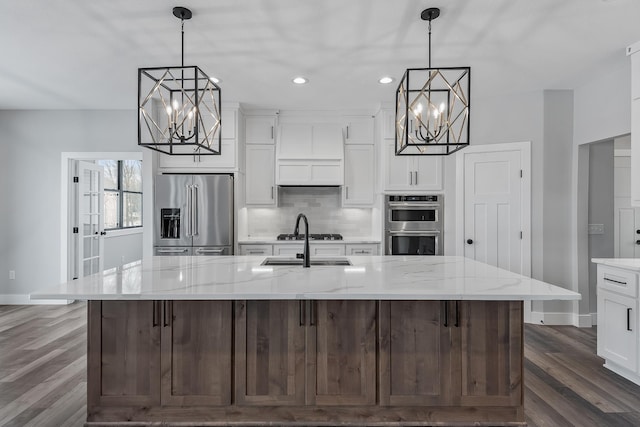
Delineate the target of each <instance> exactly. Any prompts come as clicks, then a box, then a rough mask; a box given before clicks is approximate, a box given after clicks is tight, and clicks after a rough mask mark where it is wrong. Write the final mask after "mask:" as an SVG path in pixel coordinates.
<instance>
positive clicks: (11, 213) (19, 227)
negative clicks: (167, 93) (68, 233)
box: [0, 110, 141, 298]
mask: <svg viewBox="0 0 640 427" xmlns="http://www.w3.org/2000/svg"><path fill="white" fill-rule="evenodd" d="M136 135H137V115H136V111H135V110H104V111H9V110H4V111H0V147H1V151H0V196H1V197H2V198H1V200H2V209H1V210H0V224H1V226H0V298H1V297H2V295H7V294H28V293H30V292H31V291H33V290H36V289H38V288H42V287H46V286H51V285H55V284H57V283H59V281H60V246H61V242H60V222H61V218H60V211H61V207H60V193H61V189H60V164H61V161H60V159H61V153H62V152H86V151H98V152H107V151H109V152H110V151H118V152H126V151H138V152H139V151H141V149H140V148H138V145H137V136H136ZM9 270H14V271H15V274H16V278H15V280H9V279H8V277H9V276H8V271H9Z"/></svg>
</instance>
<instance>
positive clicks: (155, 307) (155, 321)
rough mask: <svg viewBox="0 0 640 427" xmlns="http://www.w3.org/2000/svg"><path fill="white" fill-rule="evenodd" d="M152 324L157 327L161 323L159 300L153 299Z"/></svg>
mask: <svg viewBox="0 0 640 427" xmlns="http://www.w3.org/2000/svg"><path fill="white" fill-rule="evenodd" d="M152 317H153V320H152V326H153V327H154V328H155V327H156V326H158V324H159V323H160V319H158V301H153V314H152Z"/></svg>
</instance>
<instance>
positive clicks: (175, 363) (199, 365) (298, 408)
mask: <svg viewBox="0 0 640 427" xmlns="http://www.w3.org/2000/svg"><path fill="white" fill-rule="evenodd" d="M88 316H89V329H88V335H89V336H88V375H87V384H88V387H87V389H88V406H87V407H88V409H87V411H88V413H87V423H86V425H87V426H114V425H129V426H146V425H164V426H172V425H175V426H188V425H198V426H222V425H247V426H256V425H287V426H303V425H304V426H308V425H316V426H329V425H359V426H442V425H491V426H507V425H508V426H513V425H525V422H524V408H523V384H522V382H523V381H522V380H523V304H522V302H521V301H429V300H424V301H373V300H311V301H309V300H247V301H221V300H199V301H187V300H174V301H140V300H136V301H107V300H105V301H90V302H89V313H88Z"/></svg>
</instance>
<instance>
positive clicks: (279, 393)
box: [235, 301, 306, 405]
mask: <svg viewBox="0 0 640 427" xmlns="http://www.w3.org/2000/svg"><path fill="white" fill-rule="evenodd" d="M302 304H306V302H300V301H238V302H236V303H235V310H236V312H235V318H236V325H235V331H236V337H235V346H236V350H235V355H236V360H235V399H236V403H237V404H238V405H303V404H304V393H305V388H304V382H305V372H304V360H305V348H304V340H305V325H304V323H305V322H304V319H301V315H302V314H304V313H302V312H301V305H302Z"/></svg>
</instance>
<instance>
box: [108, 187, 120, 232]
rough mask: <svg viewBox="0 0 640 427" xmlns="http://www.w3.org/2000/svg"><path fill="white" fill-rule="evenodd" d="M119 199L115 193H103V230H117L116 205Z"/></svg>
mask: <svg viewBox="0 0 640 427" xmlns="http://www.w3.org/2000/svg"><path fill="white" fill-rule="evenodd" d="M119 203H120V197H119V196H118V192H117V191H108V190H105V191H104V228H107V229H109V228H118V227H119V224H118V211H119V207H118V204H119Z"/></svg>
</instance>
